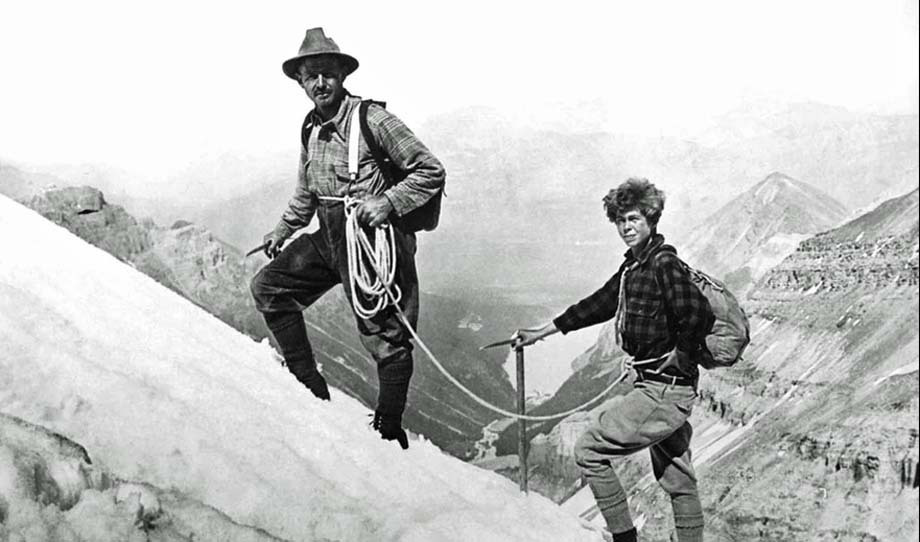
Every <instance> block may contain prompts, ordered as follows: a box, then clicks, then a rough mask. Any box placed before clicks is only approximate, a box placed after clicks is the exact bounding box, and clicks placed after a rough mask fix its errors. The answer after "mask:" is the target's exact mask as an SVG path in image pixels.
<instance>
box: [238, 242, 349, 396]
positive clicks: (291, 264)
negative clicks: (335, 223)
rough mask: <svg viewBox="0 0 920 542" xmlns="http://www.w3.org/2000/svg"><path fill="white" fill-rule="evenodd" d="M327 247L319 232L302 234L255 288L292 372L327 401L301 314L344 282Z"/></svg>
mask: <svg viewBox="0 0 920 542" xmlns="http://www.w3.org/2000/svg"><path fill="white" fill-rule="evenodd" d="M326 246H327V245H326V243H325V239H324V237H323V235H321V234H320V232H316V233H314V234H310V235H302V236H300V237H298V238H297V239H295V240H294V241H292V242H291V243H290V244H289V245H288V246H287V247H285V249H284V250H283V251H282V252H281V254H279V255H278V256H277V257H276V258H275V259H274V260H272V261H271V262H269V263H268V265H266V266H265V267H263V268H262V269H261V270H260V271H259V272H258V273H257V274H256V276H255V277H253V279H252V282H251V283H250V290H251V291H252V296H253V299H255V303H256V309H258V310H259V312H261V313H262V316H263V317H264V318H265V324H266V325H267V326H268V329H269V331H270V332H271V333H272V336H273V337H274V338H275V342H276V343H277V344H278V348H279V350H281V355H282V356H283V357H284V361H285V365H287V368H288V370H289V371H291V373H292V374H293V375H294V376H295V377H296V378H297V380H298V381H300V382H301V383H302V384H303V385H304V386H306V387H307V388H309V389H310V391H311V392H313V394H314V395H316V396H317V397H319V398H321V399H327V400H328V399H329V389H328V387H327V386H326V381H325V379H323V377H322V375H320V373H319V371H317V370H316V362H315V360H314V357H313V349H312V348H311V346H310V341H309V339H308V337H307V329H306V326H305V325H304V321H303V314H302V312H303V310H304V309H305V308H307V307H309V306H310V305H312V304H313V303H314V302H315V301H316V300H317V299H319V298H320V296H322V295H323V294H324V293H326V292H327V291H328V290H329V289H330V288H332V287H333V286H335V285H336V284H338V282H339V274H338V273H337V272H336V271H335V270H333V269H332V268H330V266H329V264H328V261H329V255H328V252H329V251H328V249H327V248H326Z"/></svg>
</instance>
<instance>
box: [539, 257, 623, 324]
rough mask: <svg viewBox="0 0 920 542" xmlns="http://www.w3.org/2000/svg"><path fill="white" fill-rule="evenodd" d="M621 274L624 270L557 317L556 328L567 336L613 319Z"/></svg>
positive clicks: (555, 320)
mask: <svg viewBox="0 0 920 542" xmlns="http://www.w3.org/2000/svg"><path fill="white" fill-rule="evenodd" d="M621 273H622V270H621V271H617V273H616V274H615V275H613V277H611V278H610V280H608V281H607V283H606V284H604V285H603V286H601V287H600V289H598V290H597V291H596V292H594V293H593V294H591V295H589V296H588V297H586V298H584V299H582V300H581V301H579V302H578V303H576V304H574V305H572V306H571V307H569V308H568V309H566V310H565V312H563V313H562V314H560V315H559V316H557V317H556V318H555V319H554V320H553V323H554V324H556V328H557V329H559V331H561V332H562V333H563V334H565V333H568V332H570V331H575V330H578V329H581V328H585V327H588V326H593V325H594V324H599V323H601V322H606V321H607V320H610V319H611V318H613V317H614V316H615V315H616V313H617V303H618V302H619V293H620V275H621Z"/></svg>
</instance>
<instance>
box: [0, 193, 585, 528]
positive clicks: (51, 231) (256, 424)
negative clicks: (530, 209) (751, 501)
mask: <svg viewBox="0 0 920 542" xmlns="http://www.w3.org/2000/svg"><path fill="white" fill-rule="evenodd" d="M0 345H2V353H0V411H3V412H5V413H7V414H10V415H13V416H17V417H20V418H23V419H25V420H28V421H30V422H32V423H36V424H39V425H43V426H45V427H48V428H49V429H51V430H53V431H57V432H59V433H61V434H64V435H66V436H67V437H69V438H71V439H73V440H75V441H76V442H78V443H80V444H82V445H83V446H84V447H85V448H86V449H87V451H88V452H89V454H90V456H91V458H92V459H93V462H94V463H95V464H96V465H97V466H100V467H102V468H105V469H107V470H108V471H109V472H111V473H113V474H114V475H115V476H118V477H120V478H123V479H130V480H137V481H144V482H148V483H151V484H154V485H156V486H159V487H163V488H172V489H176V490H179V491H182V492H184V493H186V494H188V495H190V496H192V497H194V498H196V499H198V500H200V501H202V502H204V503H206V504H208V505H210V506H213V507H215V508H217V509H219V510H221V511H222V512H223V513H226V514H227V515H228V516H230V517H231V518H232V519H233V520H234V521H237V522H240V523H242V524H247V525H252V526H256V527H260V528H262V529H265V530H266V531H268V532H269V533H271V534H272V535H274V536H278V537H281V538H284V539H288V540H297V541H333V540H335V541H347V542H361V541H365V540H367V541H370V540H373V541H405V542H432V541H439V542H440V541H444V542H450V541H458V542H459V541H464V542H466V541H469V540H476V541H477V542H486V541H511V542H513V541H528V542H534V541H547V542H564V541H573V542H574V541H578V542H583V541H600V540H602V537H601V536H600V534H599V533H598V532H597V531H596V530H590V529H588V528H587V527H585V526H584V524H583V523H582V522H580V521H579V519H578V518H577V517H576V516H575V515H574V514H572V513H570V512H567V511H564V510H562V509H561V508H560V507H559V506H557V505H555V504H554V503H552V502H551V501H549V500H548V499H545V498H543V497H541V496H538V495H535V494H531V495H529V496H524V495H522V494H521V493H520V492H519V491H518V489H517V486H516V484H515V483H514V482H512V481H510V480H507V479H505V478H502V477H501V476H499V475H497V474H494V473H491V472H488V471H484V470H481V469H478V468H476V467H474V466H472V465H469V464H466V463H463V462H461V461H458V460H456V459H454V458H452V457H450V456H448V455H447V454H444V453H443V452H441V450H439V449H438V448H437V447H435V446H434V445H433V444H431V443H430V442H427V441H425V440H424V439H423V440H421V441H413V442H412V443H411V447H410V449H409V450H407V451H403V450H401V449H400V448H399V446H397V445H396V444H395V443H393V442H386V441H382V440H380V438H379V437H378V436H377V434H376V433H374V432H373V431H372V430H371V429H370V428H369V427H368V415H369V411H368V410H367V408H366V407H364V406H363V405H361V404H360V403H358V402H357V401H355V400H353V399H352V398H350V397H348V396H346V395H344V394H343V393H340V392H338V390H333V391H332V401H331V402H329V403H324V402H321V401H318V400H316V399H314V398H313V397H312V395H310V394H309V393H306V392H305V391H304V390H303V388H302V387H301V386H300V385H299V384H298V383H297V382H296V381H295V380H294V379H293V378H292V377H291V376H290V375H289V374H288V373H287V371H286V370H285V369H284V368H283V367H281V366H280V365H279V364H278V363H277V362H276V361H274V358H273V353H272V351H271V349H270V348H269V347H268V346H267V345H266V344H264V343H263V344H258V343H255V342H254V341H252V340H251V339H249V338H248V337H245V336H244V335H242V334H240V333H238V332H237V331H235V330H233V329H232V328H230V327H229V326H227V325H225V324H223V323H222V322H220V321H219V320H218V319H217V318H214V317H213V316H211V315H209V314H208V313H206V312H205V311H203V310H202V309H200V308H198V307H197V306H195V305H194V304H192V303H190V302H188V301H187V300H185V299H183V298H181V297H180V296H178V295H176V294H174V293H173V292H171V291H169V290H167V289H166V288H164V287H162V286H160V285H159V284H157V283H156V282H154V281H153V280H152V279H150V278H148V277H146V276H145V275H142V274H141V273H139V272H137V271H135V270H133V269H132V268H130V267H129V266H127V265H125V264H123V263H121V262H119V261H118V260H116V259H115V258H114V257H112V256H110V255H109V254H107V253H105V252H103V251H101V250H98V249H96V248H94V247H92V246H90V245H88V244H86V243H84V242H83V241H82V240H80V239H79V238H77V237H76V236H74V235H72V234H71V233H69V232H68V231H66V230H65V229H63V228H60V227H58V226H55V225H53V224H51V223H50V222H47V221H45V220H44V219H43V218H41V217H40V216H39V215H38V214H36V213H34V212H32V211H30V210H28V209H26V208H25V207H22V206H21V205H19V204H16V203H14V202H12V201H10V200H9V199H7V198H4V197H2V196H0ZM14 508H15V507H14ZM85 509H86V510H92V509H93V508H92V507H85ZM88 513H89V512H88ZM202 539H206V537H205V538H202Z"/></svg>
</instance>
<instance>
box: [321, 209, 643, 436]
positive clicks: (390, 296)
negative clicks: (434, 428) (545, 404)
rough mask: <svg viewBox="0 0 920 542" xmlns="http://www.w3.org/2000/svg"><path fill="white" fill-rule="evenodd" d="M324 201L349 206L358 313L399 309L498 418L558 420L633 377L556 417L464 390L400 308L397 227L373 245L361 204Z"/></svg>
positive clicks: (381, 231)
mask: <svg viewBox="0 0 920 542" xmlns="http://www.w3.org/2000/svg"><path fill="white" fill-rule="evenodd" d="M322 199H329V200H336V201H343V202H344V204H345V242H346V248H347V251H348V274H349V280H350V281H351V299H352V306H353V307H354V310H355V313H356V314H358V315H359V316H360V317H361V318H364V319H365V320H367V319H370V318H372V317H373V316H374V315H376V314H377V313H379V312H380V311H381V310H383V309H384V308H385V307H386V306H387V305H388V304H389V303H392V304H393V306H394V307H396V313H397V315H398V316H399V320H400V322H402V324H403V325H404V326H405V327H406V329H407V330H408V331H409V334H410V335H412V338H413V339H415V342H416V343H418V345H419V347H420V348H421V349H422V351H424V352H425V354H426V355H427V356H428V359H430V360H431V362H432V363H433V364H434V366H435V367H436V368H437V369H438V370H439V371H440V372H441V374H443V375H444V377H445V378H447V380H449V381H450V383H451V384H453V385H454V386H456V387H457V388H459V389H460V390H461V391H463V392H464V393H465V394H466V395H468V396H469V397H470V398H471V399H473V400H474V401H475V402H477V403H478V404H480V405H482V406H483V407H485V408H487V409H489V410H491V411H492V412H495V413H497V414H501V415H502V416H507V417H509V418H516V419H519V420H529V421H536V422H542V421H550V420H557V419H561V418H565V417H566V416H569V415H570V414H574V413H575V412H578V411H580V410H583V409H584V408H586V407H588V406H589V405H591V404H594V403H595V402H596V401H598V400H599V399H601V398H602V397H604V396H605V395H607V393H609V392H610V390H612V389H613V388H614V387H615V386H616V385H617V384H619V383H620V382H623V381H624V380H625V379H626V377H627V376H629V371H628V370H627V369H626V368H625V367H624V370H623V371H622V372H621V374H620V376H619V377H617V378H616V379H615V380H614V381H613V382H611V383H610V384H609V385H608V386H607V387H606V388H604V390H603V391H601V392H600V393H598V394H597V395H595V396H594V397H593V398H592V399H591V400H589V401H587V402H585V403H583V404H581V405H579V406H577V407H575V408H571V409H569V410H566V411H565V412H559V413H556V414H552V415H545V416H531V415H527V414H518V413H516V412H511V411H509V410H505V409H503V408H501V407H499V406H496V405H493V404H492V403H490V402H488V401H486V400H485V399H483V398H482V397H480V396H479V395H477V394H476V393H475V392H473V391H472V390H470V389H469V388H467V387H466V386H464V385H463V383H461V382H460V381H459V380H457V379H456V378H454V376H453V375H451V374H450V373H449V372H448V371H447V369H445V368H444V366H443V365H441V362H440V361H438V358H437V357H436V356H435V355H434V354H433V353H432V352H431V350H430V349H429V348H428V345H427V344H425V341H423V340H422V338H421V337H419V336H418V333H417V332H416V331H415V329H414V328H413V327H412V325H411V324H410V323H409V319H408V318H407V317H406V314H405V313H404V312H403V310H402V307H400V306H399V301H400V299H402V291H401V290H400V289H399V286H398V285H396V284H394V282H395V278H396V238H395V235H394V232H393V226H391V225H390V224H384V225H383V226H382V227H379V228H375V230H376V231H375V232H374V242H373V243H371V240H370V237H368V235H367V232H366V231H365V229H364V228H362V227H361V225H360V224H359V223H358V218H357V213H356V212H355V209H356V207H357V206H358V205H359V204H360V203H361V200H359V199H356V198H352V197H350V196H345V197H344V198H334V197H323V198H322ZM362 296H363V297H365V298H367V299H369V300H371V302H370V305H369V306H365V305H364V302H362V301H361V299H360V298H361V297H362ZM651 361H654V360H651ZM642 363H644V362H634V363H632V364H629V365H628V367H629V368H631V367H632V365H640V364H642Z"/></svg>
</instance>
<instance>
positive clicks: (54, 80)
mask: <svg viewBox="0 0 920 542" xmlns="http://www.w3.org/2000/svg"><path fill="white" fill-rule="evenodd" d="M917 5H918V2H917V0H865V1H833V0H816V1H807V2H802V1H798V0H777V1H772V2H737V1H734V0H705V1H701V2H692V3H691V2H680V1H677V0H675V1H658V2H587V1H582V0H571V1H568V2H564V3H559V2H553V3H548V2H547V3H537V2H532V3H524V2H495V1H484V0H471V1H468V2H453V3H449V4H447V3H442V4H436V3H433V2H423V1H394V2H366V3H356V2H326V3H317V2H303V1H297V2H295V1H276V2H265V3H262V4H260V5H259V7H258V8H256V7H255V4H253V3H251V2H187V1H182V2H179V1H171V0H166V1H163V2H156V3H149V2H148V3H135V2H114V1H111V2H110V1H102V0H87V1H83V2H47V1H36V2H11V3H8V5H6V6H4V8H3V17H2V19H0V74H2V84H0V159H4V160H11V161H16V162H26V163H35V164H47V163H77V162H95V163H103V164H108V165H112V166H115V167H120V168H124V169H126V170H128V171H130V172H132V173H134V174H136V175H142V176H144V178H145V179H146V180H148V181H149V182H150V183H154V184H155V183H156V182H157V180H158V179H160V178H163V177H164V176H167V175H169V174H171V173H175V172H176V171H179V170H181V169H183V168H184V167H186V166H187V165H188V164H189V163H192V162H195V161H198V160H201V159H202V157H207V156H212V155H216V154H221V153H226V152H232V153H236V154H238V155H241V156H249V155H251V156H261V155H264V154H266V153H272V152H278V151H284V150H287V149H291V148H293V147H294V146H295V145H296V141H297V140H296V134H297V130H298V128H299V124H300V121H301V119H302V115H303V113H305V112H306V109H307V102H306V98H305V96H304V95H303V93H302V91H301V90H300V89H299V88H298V87H297V86H296V85H295V84H294V83H293V82H292V81H290V80H288V79H287V78H286V77H285V76H284V75H283V74H282V72H281V69H280V66H281V62H282V61H284V60H286V59H287V58H290V57H291V56H294V55H295V54H296V52H297V50H298V47H299V45H300V41H301V40H302V37H303V34H304V31H305V30H306V29H307V28H310V27H314V26H322V27H324V28H325V30H326V33H327V35H329V36H331V37H332V38H333V39H335V40H336V41H337V43H338V44H339V46H340V47H341V48H342V50H343V51H344V52H346V53H349V54H351V55H353V56H355V57H357V58H358V60H359V61H360V63H361V66H360V67H359V69H358V71H357V72H355V74H353V76H351V77H350V79H349V81H347V86H348V88H349V89H350V90H351V91H352V92H354V93H356V94H360V95H362V96H366V97H373V98H376V99H382V100H385V101H387V102H388V104H389V109H390V110H391V111H393V112H395V113H396V114H397V115H398V116H400V117H402V118H403V119H404V120H406V121H407V123H409V125H410V126H411V127H413V128H416V131H419V128H420V127H422V126H424V123H425V122H428V121H432V120H433V119H437V117H438V115H440V114H444V113H446V112H450V111H454V110H457V109H462V108H466V107H470V106H486V107H493V108H498V109H500V110H502V111H504V112H506V113H507V114H509V115H512V116H516V117H518V118H520V119H524V120H526V121H528V122H530V123H531V124H533V125H536V126H540V125H541V123H543V122H544V120H542V119H545V122H546V123H547V124H549V123H550V122H551V121H552V120H559V119H562V120H563V121H564V122H566V123H568V124H569V125H570V127H571V129H573V130H579V129H584V130H595V129H604V130H609V131H615V132H624V133H639V134H676V133H681V134H685V133H692V132H693V130H694V129H696V128H698V127H700V126H702V125H704V124H705V123H706V122H707V121H708V120H710V119H711V118H712V117H713V116H714V115H718V114H720V113H723V112H725V111H727V110H730V109H732V108H734V107H736V106H738V105H739V104H742V103H746V102H748V101H751V100H763V99H767V100H780V101H787V100H788V101H816V102H822V103H827V104H831V105H839V106H844V107H847V108H850V109H853V110H857V111H870V112H881V113H912V114H915V113H916V112H917V110H918V67H917V66H918V52H917V51H918V22H917V21H918V8H917Z"/></svg>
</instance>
